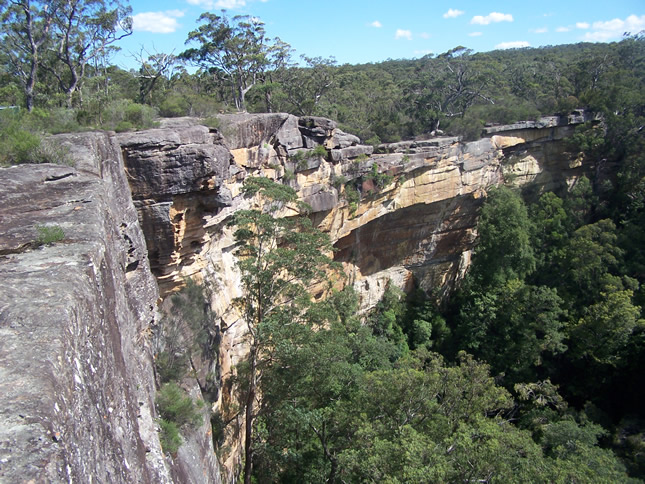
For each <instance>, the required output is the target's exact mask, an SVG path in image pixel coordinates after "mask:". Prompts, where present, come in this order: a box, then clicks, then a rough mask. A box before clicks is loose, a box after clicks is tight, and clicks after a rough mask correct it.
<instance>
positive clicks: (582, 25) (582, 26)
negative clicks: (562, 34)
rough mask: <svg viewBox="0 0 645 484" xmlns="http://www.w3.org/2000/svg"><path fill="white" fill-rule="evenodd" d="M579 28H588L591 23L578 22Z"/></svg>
mask: <svg viewBox="0 0 645 484" xmlns="http://www.w3.org/2000/svg"><path fill="white" fill-rule="evenodd" d="M576 28H577V29H588V28H589V24H588V23H587V22H576Z"/></svg>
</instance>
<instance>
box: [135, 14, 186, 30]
mask: <svg viewBox="0 0 645 484" xmlns="http://www.w3.org/2000/svg"><path fill="white" fill-rule="evenodd" d="M183 16H184V12H182V11H181V10H166V11H165V12H141V13H138V14H136V15H133V16H132V29H133V30H135V31H137V32H153V33H155V34H172V33H173V32H175V31H176V30H177V29H178V28H179V22H177V19H178V18H180V17H183Z"/></svg>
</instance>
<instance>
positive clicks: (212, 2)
mask: <svg viewBox="0 0 645 484" xmlns="http://www.w3.org/2000/svg"><path fill="white" fill-rule="evenodd" d="M187 1H188V3H189V4H191V5H199V6H200V7H204V8H224V9H231V10H232V9H236V8H242V7H244V6H246V0H187ZM262 1H265V0H262Z"/></svg>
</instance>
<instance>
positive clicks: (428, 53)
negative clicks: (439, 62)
mask: <svg viewBox="0 0 645 484" xmlns="http://www.w3.org/2000/svg"><path fill="white" fill-rule="evenodd" d="M414 55H421V56H425V55H432V51H431V50H415V51H414Z"/></svg>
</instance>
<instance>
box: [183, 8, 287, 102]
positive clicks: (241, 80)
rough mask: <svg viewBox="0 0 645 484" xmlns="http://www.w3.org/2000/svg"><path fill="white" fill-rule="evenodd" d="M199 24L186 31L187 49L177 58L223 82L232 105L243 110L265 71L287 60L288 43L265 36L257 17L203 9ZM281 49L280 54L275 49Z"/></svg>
mask: <svg viewBox="0 0 645 484" xmlns="http://www.w3.org/2000/svg"><path fill="white" fill-rule="evenodd" d="M198 22H201V25H200V26H199V27H198V28H197V30H193V31H192V32H190V33H189V34H188V40H187V41H186V43H187V44H188V43H192V42H196V43H198V44H199V45H198V47H193V48H190V49H187V50H186V51H184V52H183V53H182V54H180V57H181V58H183V59H186V60H188V61H191V62H193V63H194V64H196V65H198V66H199V67H201V68H202V69H204V70H206V71H207V72H210V73H211V74H213V76H215V77H216V78H217V79H219V80H221V81H222V82H224V83H225V84H226V85H227V86H228V88H229V89H230V92H231V95H232V97H233V99H234V102H235V107H236V108H237V109H239V110H244V109H245V107H246V104H245V98H246V95H247V93H248V92H249V91H250V90H251V89H252V88H253V87H254V86H256V85H258V84H262V83H264V82H265V80H266V74H267V72H269V71H270V70H272V69H275V68H277V67H279V66H281V65H282V64H283V63H285V61H286V58H285V57H286V56H287V54H288V49H289V47H288V45H287V44H285V43H284V42H282V41H280V39H270V38H268V37H267V36H266V32H265V30H264V23H263V22H262V21H261V20H260V19H258V18H257V17H251V16H248V15H236V16H235V17H233V18H232V19H231V18H229V17H227V16H226V15H225V14H224V12H222V15H216V14H213V13H210V12H204V13H203V14H201V15H200V16H199V18H198ZM277 51H280V52H281V53H279V52H277Z"/></svg>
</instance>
